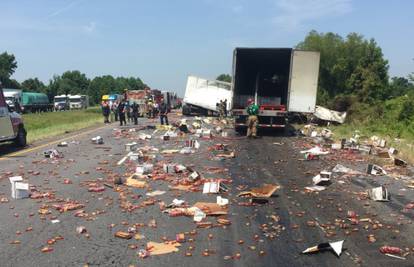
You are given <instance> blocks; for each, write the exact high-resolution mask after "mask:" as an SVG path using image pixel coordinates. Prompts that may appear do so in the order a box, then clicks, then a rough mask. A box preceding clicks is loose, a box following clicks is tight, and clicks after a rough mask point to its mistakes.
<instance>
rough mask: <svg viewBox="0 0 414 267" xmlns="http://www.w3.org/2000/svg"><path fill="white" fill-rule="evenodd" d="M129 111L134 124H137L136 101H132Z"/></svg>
mask: <svg viewBox="0 0 414 267" xmlns="http://www.w3.org/2000/svg"><path fill="white" fill-rule="evenodd" d="M131 113H132V118H133V120H134V124H135V125H137V124H138V113H139V106H138V104H137V103H136V102H134V103H132V105H131Z"/></svg>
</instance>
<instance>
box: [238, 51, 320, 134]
mask: <svg viewBox="0 0 414 267" xmlns="http://www.w3.org/2000/svg"><path fill="white" fill-rule="evenodd" d="M319 60H320V54H319V52H314V51H301V50H295V49H292V48H236V49H235V50H234V55H233V87H232V91H233V103H232V114H233V115H234V117H235V122H236V123H235V127H236V130H239V129H241V128H242V127H245V126H246V119H247V116H248V114H247V111H246V107H247V101H248V99H253V100H254V102H255V103H256V104H257V105H258V106H259V114H258V119H259V127H267V128H283V127H285V126H286V123H287V120H288V115H290V114H292V113H301V114H303V113H313V112H314V111H315V104H316V95H317V88H318V75H319Z"/></svg>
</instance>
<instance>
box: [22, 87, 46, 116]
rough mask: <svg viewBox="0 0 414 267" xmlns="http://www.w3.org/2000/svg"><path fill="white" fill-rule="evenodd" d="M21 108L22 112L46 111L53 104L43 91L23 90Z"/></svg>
mask: <svg viewBox="0 0 414 267" xmlns="http://www.w3.org/2000/svg"><path fill="white" fill-rule="evenodd" d="M21 109H22V112H23V113H27V112H46V111H51V110H52V109H53V104H51V103H50V102H49V98H48V97H47V95H46V94H43V93H32V92H23V93H22V102H21Z"/></svg>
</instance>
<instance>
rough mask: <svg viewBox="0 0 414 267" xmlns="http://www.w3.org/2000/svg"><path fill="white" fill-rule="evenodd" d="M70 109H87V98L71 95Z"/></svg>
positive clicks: (85, 96)
mask: <svg viewBox="0 0 414 267" xmlns="http://www.w3.org/2000/svg"><path fill="white" fill-rule="evenodd" d="M69 107H70V109H87V108H88V107H89V96H87V95H71V96H69Z"/></svg>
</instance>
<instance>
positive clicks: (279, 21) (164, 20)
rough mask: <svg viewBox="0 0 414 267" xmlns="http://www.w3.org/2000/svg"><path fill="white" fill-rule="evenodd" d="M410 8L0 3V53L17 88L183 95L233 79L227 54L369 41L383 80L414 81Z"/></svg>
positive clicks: (312, 1) (134, 0)
mask: <svg viewBox="0 0 414 267" xmlns="http://www.w3.org/2000/svg"><path fill="white" fill-rule="evenodd" d="M413 10H414V1H411V0H394V1H385V0H384V1H382V0H364V1H361V0H359V1H358V0H118V1H115V0H113V1H109V0H36V1H33V0H1V1H0V36H1V38H0V53H2V52H4V51H7V52H8V53H13V54H14V55H15V56H16V59H17V63H18V68H17V70H16V72H15V74H14V75H13V78H15V79H16V80H18V81H20V82H22V81H24V80H25V79H28V78H33V77H38V78H39V79H40V80H42V81H43V82H45V83H47V82H48V81H49V79H51V78H52V76H53V75H56V74H57V75H60V74H62V73H63V72H64V71H67V70H80V71H81V72H83V73H85V74H86V75H87V76H88V77H89V78H93V77H95V76H101V75H106V74H110V75H113V76H134V77H140V78H141V79H142V80H143V81H144V82H145V83H146V84H148V85H149V86H151V88H157V89H161V90H168V91H175V92H178V93H179V95H181V96H182V95H183V94H184V90H185V84H186V79H187V76H188V75H190V74H192V75H197V76H200V77H204V78H208V79H214V78H215V77H217V76H218V75H219V74H221V73H231V68H232V52H233V49H234V48H235V47H294V46H295V45H297V44H298V43H299V42H300V41H302V40H303V39H304V37H305V36H306V34H307V33H308V32H309V31H311V30H317V31H319V32H335V33H338V34H340V35H342V36H346V35H347V34H348V33H350V32H357V33H360V34H362V35H364V36H365V37H366V38H374V39H375V40H376V41H377V43H378V44H379V45H380V46H381V48H382V50H383V53H384V55H385V58H386V59H388V60H389V65H390V75H391V76H404V77H405V76H407V75H408V74H409V73H411V72H414V60H413V58H414V55H413V47H414V19H413V18H412V12H413Z"/></svg>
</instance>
